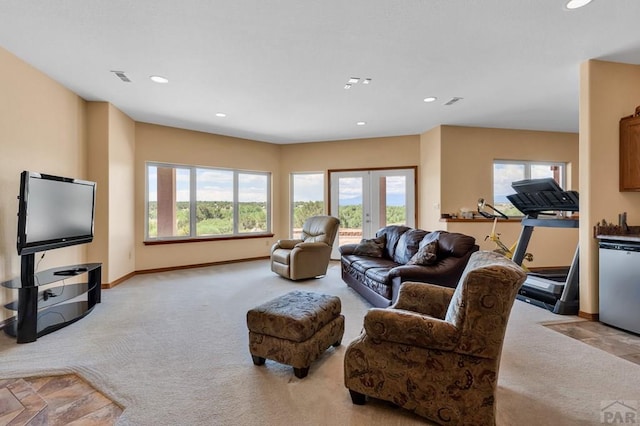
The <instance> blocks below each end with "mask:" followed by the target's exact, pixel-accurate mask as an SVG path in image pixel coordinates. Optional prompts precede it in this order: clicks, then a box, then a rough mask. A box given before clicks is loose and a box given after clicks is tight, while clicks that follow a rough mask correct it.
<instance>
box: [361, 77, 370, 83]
mask: <svg viewBox="0 0 640 426" xmlns="http://www.w3.org/2000/svg"><path fill="white" fill-rule="evenodd" d="M369 83H371V79H370V78H365V79H364V80H362V84H369Z"/></svg>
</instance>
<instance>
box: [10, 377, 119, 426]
mask: <svg viewBox="0 0 640 426" xmlns="http://www.w3.org/2000/svg"><path fill="white" fill-rule="evenodd" d="M120 414H122V408H121V407H120V406H119V405H117V404H115V403H114V402H113V401H111V400H110V399H109V398H107V397H105V396H104V395H102V394H101V393H100V392H98V391H97V390H96V389H94V388H93V387H92V386H91V385H90V384H88V383H87V382H85V381H84V380H82V379H81V378H80V377H78V376H76V375H75V374H66V375H61V376H49V377H27V378H24V379H4V380H0V424H2V425H10V426H24V425H29V426H36V425H38V426H39V425H48V426H58V425H60V426H62V425H69V426H71V425H75V426H80V425H85V426H86V425H91V426H111V425H113V424H115V423H116V421H117V419H118V417H120Z"/></svg>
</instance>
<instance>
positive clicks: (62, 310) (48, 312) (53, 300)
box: [2, 263, 102, 343]
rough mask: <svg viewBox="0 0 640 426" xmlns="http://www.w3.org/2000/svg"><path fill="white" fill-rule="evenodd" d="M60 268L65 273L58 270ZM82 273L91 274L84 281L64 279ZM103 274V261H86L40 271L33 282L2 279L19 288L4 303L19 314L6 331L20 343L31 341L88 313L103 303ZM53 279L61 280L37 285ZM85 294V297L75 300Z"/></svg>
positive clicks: (6, 285) (9, 286) (9, 285)
mask: <svg viewBox="0 0 640 426" xmlns="http://www.w3.org/2000/svg"><path fill="white" fill-rule="evenodd" d="M60 272H63V273H64V272H66V273H65V274H63V275H59V274H56V273H60ZM82 274H88V275H87V277H88V278H87V280H86V281H85V282H81V283H71V284H65V283H64V280H66V279H70V278H74V277H76V276H79V275H82ZM101 274H102V264H100V263H85V264H78V265H67V266H62V267H57V268H51V269H47V270H45V271H41V272H37V273H35V274H34V275H33V283H34V285H33V286H26V287H25V286H23V285H22V278H14V279H13V280H9V281H6V282H4V283H2V286H3V287H6V288H11V289H17V290H18V300H16V301H13V302H10V303H8V304H6V305H4V307H5V308H7V309H9V310H13V311H16V312H17V316H16V318H14V320H13V321H11V322H10V323H8V324H7V325H6V326H5V333H6V334H8V335H10V336H13V337H17V340H18V343H28V342H33V341H35V340H36V339H37V338H38V337H41V336H43V335H45V334H48V333H51V332H53V331H55V330H58V329H60V328H62V327H65V326H67V325H69V324H71V323H74V322H76V321H78V320H79V319H81V318H83V317H85V316H86V315H87V314H88V313H89V312H91V311H92V310H93V308H94V307H95V305H96V304H97V303H100V297H101V288H100V287H101ZM60 282H62V283H60ZM54 283H60V284H59V285H57V286H54V287H49V288H47V289H44V290H40V289H39V288H38V287H40V286H44V285H47V284H54ZM83 295H86V300H74V299H76V298H79V297H81V296H83Z"/></svg>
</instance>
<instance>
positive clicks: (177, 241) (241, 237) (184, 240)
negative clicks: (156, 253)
mask: <svg viewBox="0 0 640 426" xmlns="http://www.w3.org/2000/svg"><path fill="white" fill-rule="evenodd" d="M273 236H274V234H251V235H227V236H223V237H204V238H179V239H178V238H176V239H170V240H147V241H144V242H143V243H144V245H145V246H156V245H163V244H183V243H201V242H205V241H208V242H210V241H228V240H251V239H256V238H273Z"/></svg>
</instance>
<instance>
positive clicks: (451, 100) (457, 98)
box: [445, 96, 462, 105]
mask: <svg viewBox="0 0 640 426" xmlns="http://www.w3.org/2000/svg"><path fill="white" fill-rule="evenodd" d="M461 99H462V98H459V97H457V96H454V97H453V98H451V99H449V101H448V102H447V103H446V104H445V105H453V104H455V103H456V102H458V101H459V100H461Z"/></svg>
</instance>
